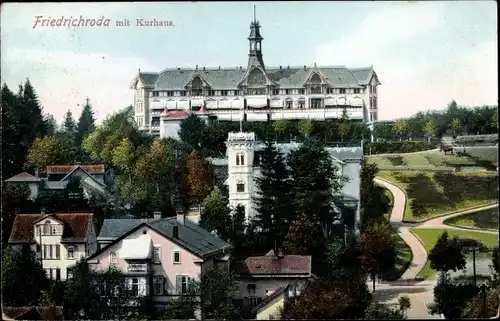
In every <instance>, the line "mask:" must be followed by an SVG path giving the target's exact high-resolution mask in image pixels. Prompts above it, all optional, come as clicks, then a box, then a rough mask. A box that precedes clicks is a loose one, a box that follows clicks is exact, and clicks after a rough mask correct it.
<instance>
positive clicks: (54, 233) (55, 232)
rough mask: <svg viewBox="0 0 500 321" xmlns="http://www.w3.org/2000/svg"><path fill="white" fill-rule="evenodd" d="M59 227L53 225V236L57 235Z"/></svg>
mask: <svg viewBox="0 0 500 321" xmlns="http://www.w3.org/2000/svg"><path fill="white" fill-rule="evenodd" d="M57 234H58V233H57V225H55V224H54V225H52V235H57Z"/></svg>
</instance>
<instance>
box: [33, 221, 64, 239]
mask: <svg viewBox="0 0 500 321" xmlns="http://www.w3.org/2000/svg"><path fill="white" fill-rule="evenodd" d="M36 231H37V234H36V235H37V236H41V235H46V236H48V235H61V234H62V226H61V225H60V224H51V223H50V221H46V222H45V223H44V224H43V228H42V226H38V227H37V229H36Z"/></svg>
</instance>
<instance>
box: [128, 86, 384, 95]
mask: <svg viewBox="0 0 500 321" xmlns="http://www.w3.org/2000/svg"><path fill="white" fill-rule="evenodd" d="M375 88H376V87H373V89H372V87H370V93H376V89H375ZM305 92H306V90H305V89H272V91H271V93H272V94H273V95H304V94H305ZM190 93H191V96H241V95H243V94H244V92H243V91H241V90H208V91H203V89H192V90H191V91H190ZM247 93H248V94H249V95H265V94H267V89H266V88H255V89H248V92H247ZM309 93H311V94H322V93H327V94H362V93H364V89H363V88H326V90H324V88H323V87H322V86H312V87H311V88H310V90H309ZM187 95H188V91H187V90H163V91H160V90H157V91H150V92H149V97H184V96H187ZM137 97H142V96H141V95H140V94H138V95H137Z"/></svg>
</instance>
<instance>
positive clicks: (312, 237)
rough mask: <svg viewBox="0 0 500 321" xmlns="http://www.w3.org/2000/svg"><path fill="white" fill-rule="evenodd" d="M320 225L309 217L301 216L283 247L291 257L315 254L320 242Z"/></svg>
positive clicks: (295, 222)
mask: <svg viewBox="0 0 500 321" xmlns="http://www.w3.org/2000/svg"><path fill="white" fill-rule="evenodd" d="M318 234H319V233H318V225H317V224H315V223H314V222H313V221H312V218H311V217H309V216H308V215H305V214H301V215H298V217H297V218H296V219H295V220H294V221H293V222H292V224H291V225H290V228H289V230H288V233H287V234H286V236H285V241H284V244H283V247H284V248H285V252H286V253H287V254H291V255H311V254H313V251H314V247H315V245H316V241H317V240H318V237H319V235H318Z"/></svg>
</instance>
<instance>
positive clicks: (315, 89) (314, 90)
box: [311, 86, 322, 94]
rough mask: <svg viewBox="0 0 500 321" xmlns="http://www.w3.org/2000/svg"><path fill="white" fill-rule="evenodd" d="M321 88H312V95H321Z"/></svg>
mask: <svg viewBox="0 0 500 321" xmlns="http://www.w3.org/2000/svg"><path fill="white" fill-rule="evenodd" d="M321 93H322V90H321V86H313V87H311V94H321Z"/></svg>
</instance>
